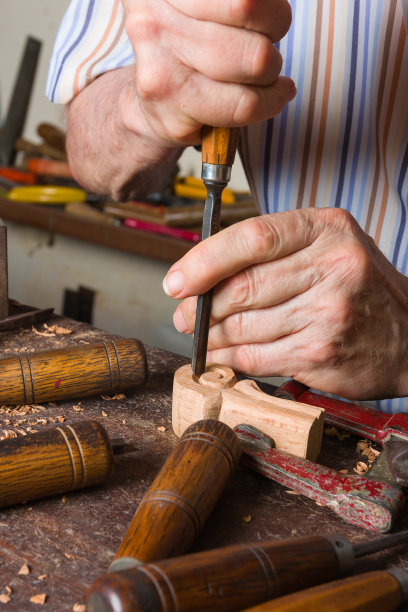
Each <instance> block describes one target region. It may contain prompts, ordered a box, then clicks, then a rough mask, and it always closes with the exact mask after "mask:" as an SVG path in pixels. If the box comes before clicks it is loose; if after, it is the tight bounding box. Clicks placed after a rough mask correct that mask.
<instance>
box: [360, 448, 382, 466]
mask: <svg viewBox="0 0 408 612" xmlns="http://www.w3.org/2000/svg"><path fill="white" fill-rule="evenodd" d="M361 454H362V455H365V456H366V457H367V459H368V461H369V463H373V462H374V461H375V460H376V459H377V457H378V455H379V454H380V451H378V450H376V449H375V448H372V447H371V446H370V447H368V448H365V449H364V450H363V451H362V453H361Z"/></svg>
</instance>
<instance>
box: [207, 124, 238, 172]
mask: <svg viewBox="0 0 408 612" xmlns="http://www.w3.org/2000/svg"><path fill="white" fill-rule="evenodd" d="M237 143H238V128H225V127H211V126H209V125H205V126H204V127H203V128H202V131H201V156H202V162H203V163H204V164H221V165H223V166H232V164H233V163H234V158H235V152H236V150H237Z"/></svg>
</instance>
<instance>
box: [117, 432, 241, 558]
mask: <svg viewBox="0 0 408 612" xmlns="http://www.w3.org/2000/svg"><path fill="white" fill-rule="evenodd" d="M239 455H240V442H239V439H238V437H237V436H236V434H235V433H234V432H233V431H232V429H230V428H229V427H228V426H227V425H225V424H224V423H221V422H219V421H210V420H208V421H199V422H198V423H195V424H193V425H192V426H191V427H189V428H188V429H187V430H186V431H185V432H184V434H183V436H182V437H181V438H180V441H179V442H178V444H177V446H176V447H175V449H174V450H173V452H172V453H171V454H170V456H169V457H168V459H167V461H166V463H165V464H164V466H163V468H162V469H161V470H160V472H159V474H158V475H157V476H156V478H155V480H154V481H153V483H152V485H151V487H150V489H149V490H148V491H147V493H146V495H145V496H144V498H143V500H142V502H141V504H140V506H139V508H138V510H137V512H136V514H135V516H134V518H133V520H132V523H131V524H130V527H129V529H128V531H127V533H126V535H125V537H124V539H123V541H122V543H121V545H120V547H119V550H118V552H117V554H116V556H115V559H120V558H122V557H132V558H134V559H137V560H139V561H142V562H149V561H156V560H158V559H164V558H167V557H171V556H175V555H178V554H182V553H183V552H184V551H186V550H187V549H188V548H189V547H190V546H191V544H192V542H193V540H194V538H195V537H196V536H197V534H198V532H199V531H200V529H201V528H202V526H203V525H204V523H205V521H206V520H207V518H208V516H209V514H210V512H211V510H212V509H213V507H214V506H215V504H216V502H217V500H218V498H219V497H220V495H221V493H222V491H223V489H224V487H225V485H226V483H227V481H228V479H229V477H230V476H231V474H232V473H233V471H234V469H235V466H236V464H237V462H238V459H239ZM115 564H116V567H118V563H117V562H116V561H114V563H113V565H115Z"/></svg>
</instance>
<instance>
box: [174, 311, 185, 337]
mask: <svg viewBox="0 0 408 612" xmlns="http://www.w3.org/2000/svg"><path fill="white" fill-rule="evenodd" d="M173 323H174V327H175V328H176V329H177V331H179V332H180V333H181V334H185V333H186V332H187V331H189V328H188V325H187V323H186V320H185V318H184V316H183V313H182V312H181V310H176V312H175V313H174V315H173Z"/></svg>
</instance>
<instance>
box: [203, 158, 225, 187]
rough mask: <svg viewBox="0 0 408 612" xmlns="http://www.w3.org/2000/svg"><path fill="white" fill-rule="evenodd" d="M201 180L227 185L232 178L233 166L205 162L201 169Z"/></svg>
mask: <svg viewBox="0 0 408 612" xmlns="http://www.w3.org/2000/svg"><path fill="white" fill-rule="evenodd" d="M201 178H202V180H203V181H213V182H214V183H223V184H227V183H228V182H229V180H230V178H231V166H223V165H222V164H207V163H205V162H204V163H203V165H202V167H201Z"/></svg>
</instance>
